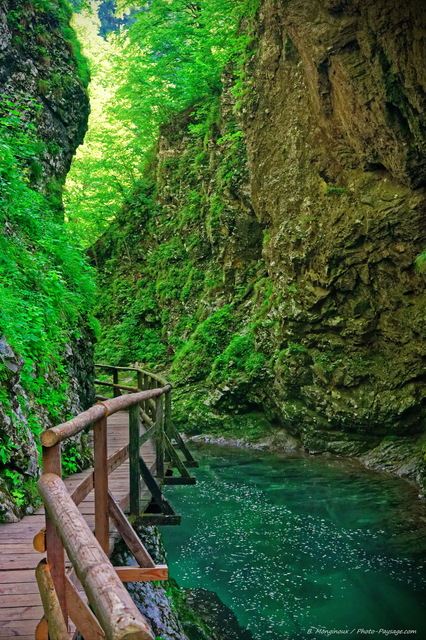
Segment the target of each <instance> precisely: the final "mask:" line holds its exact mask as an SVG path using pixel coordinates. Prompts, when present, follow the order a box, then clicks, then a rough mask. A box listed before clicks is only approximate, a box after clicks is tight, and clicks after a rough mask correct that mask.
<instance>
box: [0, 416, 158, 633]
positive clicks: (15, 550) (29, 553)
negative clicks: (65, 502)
mask: <svg viewBox="0 0 426 640" xmlns="http://www.w3.org/2000/svg"><path fill="white" fill-rule="evenodd" d="M107 433H108V456H112V455H113V454H114V453H116V452H117V451H119V450H120V449H122V448H123V447H124V446H126V445H127V444H128V442H129V416H128V413H126V412H118V413H115V414H114V415H112V416H110V417H109V418H108V432H107ZM141 454H142V456H143V458H144V460H145V462H146V464H147V466H148V467H152V466H153V465H154V464H155V453H154V448H153V445H152V443H151V441H148V442H147V443H145V444H144V445H143V446H142V448H141ZM92 471H93V469H88V470H86V471H83V472H82V473H78V474H75V475H73V476H71V477H70V478H68V479H67V480H65V484H66V485H67V488H68V491H69V492H70V493H72V492H73V491H74V490H75V489H76V487H78V485H79V484H80V483H81V482H82V481H83V480H84V479H85V478H86V477H87V476H88V475H90V474H91V473H92ZM109 486H110V490H111V492H112V493H113V495H114V497H115V498H116V500H117V502H119V504H120V506H121V508H122V509H126V508H127V506H128V503H129V495H128V492H129V461H128V460H127V461H126V462H124V463H123V464H122V465H121V466H120V467H118V468H117V469H116V470H115V471H113V472H112V473H111V475H110V476H109ZM146 497H147V500H148V497H150V494H149V492H148V491H147V492H146ZM79 509H80V511H81V513H82V514H83V515H84V517H85V519H86V521H87V523H88V524H89V526H90V527H91V528H92V529H93V528H94V495H93V491H92V492H91V493H90V494H89V495H88V496H87V498H85V500H84V501H83V502H81V504H80V505H79ZM44 526H45V519H44V509H43V507H41V508H40V509H38V510H37V511H36V512H35V514H34V515H30V516H26V517H25V518H23V519H22V520H21V521H20V522H17V523H13V524H4V525H0V640H10V638H19V639H20V640H34V633H35V629H36V626H37V624H38V622H39V621H40V619H41V618H42V616H43V608H42V605H41V600H40V595H39V591H38V587H37V582H36V579H35V573H34V572H35V568H36V566H37V564H38V563H39V562H40V560H41V559H42V558H43V554H40V553H38V552H36V551H34V548H33V538H34V536H35V535H36V534H37V533H38V532H39V531H40V530H41V529H42V528H43V527H44ZM116 538H117V535H116V532H115V530H114V529H113V528H112V527H111V530H110V547H111V548H112V546H113V545H114V542H115V540H116ZM70 637H72V635H71V636H70Z"/></svg>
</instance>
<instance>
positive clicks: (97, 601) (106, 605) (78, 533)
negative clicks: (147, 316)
mask: <svg viewBox="0 0 426 640" xmlns="http://www.w3.org/2000/svg"><path fill="white" fill-rule="evenodd" d="M100 366H101V367H102V368H104V369H105V370H109V371H111V372H112V378H113V380H112V382H105V381H97V384H103V385H104V386H107V387H111V388H112V390H113V394H114V397H113V398H110V399H107V398H103V399H102V401H101V402H98V404H96V405H94V406H93V407H91V408H90V409H88V410H87V411H84V412H83V413H81V414H79V415H78V416H76V417H75V418H72V419H71V420H68V421H67V422H64V423H63V424H60V425H57V426H55V427H52V428H51V429H47V430H46V431H45V432H43V433H42V434H41V436H40V440H41V444H42V447H43V475H42V477H41V478H40V480H39V483H38V488H39V492H40V494H41V496H42V498H43V502H44V505H45V510H46V529H45V533H44V532H41V533H40V534H38V535H37V536H36V538H35V540H34V544H35V548H37V550H39V551H42V550H44V549H43V547H45V549H46V551H47V563H48V564H47V565H46V567H45V566H44V565H43V567H42V566H41V565H40V567H39V569H38V574H39V576H41V577H40V580H39V582H40V590H41V591H42V592H43V594H44V595H43V605H45V606H44V609H45V618H44V620H43V621H42V622H41V623H40V624H39V626H38V627H37V629H38V631H37V632H36V639H38V638H39V637H40V638H41V637H44V635H43V634H45V630H46V624H47V625H48V628H49V632H51V633H53V636H52V637H56V636H55V633H56V631H53V630H56V629H63V627H64V625H65V627H66V625H67V624H68V617H69V616H70V617H71V619H72V620H73V622H74V624H75V625H76V627H77V629H78V630H79V631H80V632H81V633H82V634H83V636H84V637H86V638H87V639H88V640H89V638H90V640H92V638H93V640H95V639H96V640H104V639H106V640H124V639H126V640H152V639H153V635H152V632H151V630H150V628H149V625H148V624H147V622H146V620H145V618H144V617H143V616H142V614H141V613H140V612H139V611H138V609H137V608H136V606H135V605H134V603H133V602H132V600H131V598H130V596H129V594H128V592H127V591H126V590H125V589H124V587H123V586H122V581H127V580H132V581H135V580H166V579H167V578H168V572H167V567H165V566H162V565H159V566H157V565H155V563H154V561H153V560H152V558H151V557H150V555H149V553H148V552H147V550H146V549H145V547H144V546H143V544H142V542H141V541H140V540H139V538H138V536H137V534H136V533H135V531H134V530H133V528H132V526H131V525H130V523H129V521H128V520H127V518H126V516H125V515H124V513H123V511H122V510H121V508H120V505H119V504H118V503H117V502H116V501H115V499H114V496H113V495H112V494H111V493H110V492H109V489H108V475H109V474H110V473H111V472H112V471H113V470H114V469H116V468H117V467H118V466H119V465H120V464H122V463H123V462H124V461H125V460H127V459H129V463H130V472H129V474H130V477H129V495H130V513H131V514H132V515H134V516H139V515H140V496H141V484H140V483H141V475H140V474H141V469H142V472H143V473H144V474H145V475H144V480H145V482H146V484H147V486H148V487H149V489H150V491H151V494H152V496H153V498H155V500H156V501H157V503H160V504H161V505H162V506H163V507H164V509H165V518H169V519H170V522H172V521H173V522H175V521H179V519H180V517H179V516H176V515H175V514H174V512H173V510H172V509H171V507H170V505H169V504H168V502H167V500H166V499H165V498H164V496H163V495H162V492H161V490H160V488H159V485H158V482H163V480H164V476H165V456H169V457H170V445H169V442H170V441H169V439H168V438H167V435H166V432H168V433H170V432H171V429H172V425H171V389H172V387H171V385H170V384H168V383H167V381H166V380H164V379H163V378H160V377H159V376H156V375H155V374H150V373H149V372H147V371H144V370H141V369H135V368H132V367H129V368H127V367H112V366H109V365H100ZM121 371H125V372H136V375H137V387H134V386H130V385H127V384H125V385H124V384H120V382H119V374H120V372H121ZM121 391H129V392H130V393H128V394H127V395H122V394H121ZM124 410H129V444H128V445H126V446H125V447H123V448H121V449H120V450H118V451H116V452H115V453H114V455H112V456H111V457H110V458H108V455H107V418H108V416H110V415H112V414H114V413H116V412H118V411H124ZM141 419H142V420H143V421H144V425H145V428H146V431H145V433H142V434H141ZM89 426H92V427H93V451H94V470H93V473H91V474H90V475H88V476H87V477H86V478H85V479H84V481H83V482H82V483H80V485H79V486H78V487H77V488H76V489H75V490H74V492H73V494H72V495H71V496H70V495H69V494H68V492H67V490H66V488H65V485H64V484H63V482H62V479H61V478H62V473H61V443H62V442H63V441H64V440H66V439H67V438H70V437H72V436H75V435H77V434H78V433H80V432H81V431H82V430H83V429H86V428H87V427H89ZM150 438H153V440H154V443H155V450H156V462H155V467H156V479H155V478H154V477H153V476H152V474H151V470H150V469H149V468H148V467H147V466H146V464H145V463H144V462H143V459H142V458H141V454H140V451H141V445H142V444H143V443H144V442H146V441H147V440H148V439H150ZM176 455H177V454H176ZM174 459H175V460H176V456H175V458H174ZM179 462H180V461H178V462H177V464H178V468H179V470H183V469H182V465H181V464H179ZM182 464H183V463H182ZM184 473H185V471H184ZM186 473H187V472H186ZM185 480H186V478H185ZM93 488H94V490H95V500H94V502H95V536H93V534H92V532H91V531H90V529H89V528H88V526H87V524H86V522H85V520H84V518H83V516H82V515H81V514H80V512H79V510H78V508H77V505H78V504H79V503H80V502H81V501H82V500H83V499H84V498H85V497H86V496H87V495H88V494H89V493H90V492H91V491H92V490H93ZM110 518H111V520H112V521H113V522H114V525H115V526H116V528H117V530H118V532H119V533H120V535H121V536H122V538H123V539H124V541H125V542H126V543H127V545H128V547H129V549H130V550H131V552H132V553H133V555H134V557H135V558H136V560H137V561H138V563H139V567H124V568H117V569H115V568H114V567H113V566H112V565H111V563H110V561H109V559H108V557H107V554H108V551H109V519H110ZM64 549H66V551H67V554H68V557H69V559H70V561H71V563H72V565H73V567H74V570H75V572H76V574H77V577H78V578H79V579H80V581H81V584H82V586H83V588H84V590H85V592H86V595H87V597H88V600H89V602H90V604H91V606H92V608H93V611H94V613H95V615H94V614H93V613H92V611H90V609H89V608H88V606H87V605H86V603H85V602H84V601H83V600H82V599H81V597H80V595H79V594H78V592H77V591H76V589H75V587H74V585H73V584H72V583H71V582H70V580H69V578H68V577H67V575H66V571H65V555H64ZM52 589H54V591H52ZM51 630H52V631H51ZM56 635H58V633H56ZM58 639H59V635H58Z"/></svg>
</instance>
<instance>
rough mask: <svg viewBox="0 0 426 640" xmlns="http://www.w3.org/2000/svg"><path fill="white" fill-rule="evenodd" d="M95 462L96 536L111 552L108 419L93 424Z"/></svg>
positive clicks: (102, 545) (103, 547)
mask: <svg viewBox="0 0 426 640" xmlns="http://www.w3.org/2000/svg"><path fill="white" fill-rule="evenodd" d="M93 462H94V480H95V536H96V539H97V541H98V542H99V544H100V545H101V547H102V549H103V550H104V551H105V553H109V519H108V452H107V419H106V417H103V418H101V419H100V420H97V422H95V423H94V425H93Z"/></svg>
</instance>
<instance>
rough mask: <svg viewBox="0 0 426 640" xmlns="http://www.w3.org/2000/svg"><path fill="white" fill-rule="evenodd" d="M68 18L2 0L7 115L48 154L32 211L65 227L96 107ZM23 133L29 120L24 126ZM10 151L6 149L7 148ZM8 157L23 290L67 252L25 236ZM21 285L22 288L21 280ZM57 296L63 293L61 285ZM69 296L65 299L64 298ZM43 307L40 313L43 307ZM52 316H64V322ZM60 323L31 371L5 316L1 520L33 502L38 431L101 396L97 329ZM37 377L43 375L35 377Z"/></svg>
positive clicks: (39, 161)
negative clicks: (72, 177)
mask: <svg viewBox="0 0 426 640" xmlns="http://www.w3.org/2000/svg"><path fill="white" fill-rule="evenodd" d="M69 19H70V10H69V8H68V6H67V5H65V3H63V2H62V1H61V0H58V1H57V0H54V1H53V0H52V1H50V2H43V1H41V2H37V3H33V2H31V1H26V2H22V1H21V0H17V1H12V0H0V96H1V101H2V105H1V107H0V111H1V117H2V118H6V120H7V118H8V116H9V112H10V109H12V110H13V113H15V114H16V113H19V114H20V116H19V117H20V118H22V122H26V123H28V124H29V125H31V126H32V127H34V129H33V132H34V134H33V133H31V135H34V136H35V140H36V142H37V141H38V142H40V143H41V144H40V150H41V151H40V153H39V154H38V155H37V157H35V156H34V158H33V159H32V161H31V162H30V163H28V165H27V167H26V169H25V173H24V176H25V183H26V185H30V186H31V187H32V188H33V189H35V190H36V191H39V192H41V193H42V194H44V195H43V196H40V197H43V198H44V200H41V199H40V200H37V201H35V202H36V204H34V211H33V215H34V216H38V215H40V211H42V210H45V211H46V212H49V213H48V215H49V216H53V217H55V216H57V224H58V225H60V224H61V219H62V211H61V208H62V201H61V189H62V184H63V182H64V180H65V176H66V173H67V171H68V169H69V166H70V163H71V158H72V156H73V154H74V152H75V149H76V147H77V146H78V145H79V144H80V143H81V142H82V139H83V136H84V133H85V131H86V125H87V117H88V113H89V101H88V97H87V92H86V87H87V83H88V70H87V67H86V66H85V63H84V61H83V59H82V58H81V55H80V53H79V49H78V44H77V42H76V39H75V36H74V33H73V31H72V29H71V28H70V26H69ZM4 101H7V102H8V105H7V106H6V107H4V106H3V103H4ZM12 119H13V118H12ZM26 130H27V129H25V128H24V127H22V131H26ZM28 131H31V129H28ZM25 135H26V134H25ZM29 135H30V134H28V136H29ZM2 142H3V141H2ZM31 144H32V143H31ZM5 148H6V147H2V154H3V152H4V149H5ZM3 161H4V157H3V155H2V157H1V162H0V164H1V166H0V178H1V179H0V191H1V203H0V213H1V233H2V234H3V236H4V237H2V242H3V244H2V250H3V249H5V248H6V250H7V251H8V250H9V244H8V243H10V247H12V248H11V249H10V255H11V256H12V257H13V256H14V255H16V256H18V258H17V260H19V259H20V256H21V252H22V256H23V257H22V264H25V260H27V264H26V268H27V270H26V269H24V270H23V271H19V270H18V268H17V269H16V273H15V275H14V277H15V278H17V279H18V280H19V279H22V282H23V283H24V284H23V287H22V290H23V291H24V285H25V286H26V281H27V280H28V281H31V279H32V277H33V276H32V274H31V269H32V268H33V269H34V268H35V269H38V268H40V267H39V265H40V264H43V265H44V266H43V268H44V269H45V270H46V272H47V271H49V270H51V273H52V277H54V276H55V272H56V270H59V269H60V268H61V267H60V260H61V259H62V256H59V259H58V256H56V255H55V253H54V251H55V247H54V246H53V247H51V255H49V249H48V248H46V247H44V246H43V239H41V241H40V243H39V244H38V242H39V240H38V238H37V239H36V238H35V237H34V238H31V235H30V234H28V229H29V228H30V226H31V225H30V223H28V224H29V225H30V226H29V227H24V228H21V227H20V224H19V219H20V218H19V215H20V212H19V207H21V206H22V207H24V208H25V207H30V206H31V200H27V201H25V202H20V201H19V200H18V201H17V202H16V203H14V204H13V205H12V209H13V213H14V215H15V214H16V215H15V218H13V219H11V217H10V216H9V213H8V206H9V200H10V198H12V202H14V201H13V198H14V194H13V193H9V192H8V180H9V178H8V175H9V174H8V173H7V172H8V171H11V168H10V166H8V165H3ZM5 167H6V168H5ZM13 175H15V174H13ZM5 176H6V177H5ZM3 178H4V180H3ZM24 188H25V187H23V190H24ZM3 189H4V191H3ZM23 193H24V191H23ZM8 198H9V200H8ZM43 207H44V209H43ZM28 211H29V210H28ZM28 211H27V212H25V215H27V216H28V218H29V219H30V218H31V215H32V214H31V212H29V213H28ZM46 215H47V214H46ZM22 220H24V215H22ZM26 220H27V218H25V221H26ZM26 224H27V222H26ZM53 224H55V223H53ZM34 228H35V227H34ZM46 242H47V240H46ZM7 251H6V254H5V255H4V256H3V255H2V259H4V263H2V265H1V267H2V268H1V278H2V280H3V278H4V277H5V273H6V274H8V271H7V268H8V264H7V260H8V259H9V254H8V253H7ZM40 251H42V252H43V251H44V253H43V255H44V258H42V259H40V262H37V261H36V258H37V255H38V252H40ZM26 252H27V253H26ZM25 256H29V258H26V257H25ZM33 257H34V260H33ZM43 260H44V262H43ZM16 264H20V263H19V262H17V263H16ZM58 265H59V266H58ZM4 266H5V271H4V270H3V267H4ZM58 273H60V271H58ZM8 277H9V276H6V281H5V282H4V284H5V287H6V288H7V286H8V282H7V278H8ZM58 277H60V276H58ZM34 283H35V284H34V286H33V291H32V292H31V291H30V293H31V295H33V296H34V299H35V298H36V297H37V296H38V300H37V303H39V304H40V307H43V302H42V300H43V296H46V295H49V294H46V291H45V290H43V289H42V288H41V289H38V287H37V284H38V281H37V275H36V274H35V276H34ZM30 288H31V287H30ZM15 289H19V286H18V287H16V288H15ZM51 295H52V296H53V295H59V294H57V293H56V289H55V286H54V284H53V286H52V288H51ZM63 302H64V301H59V304H63ZM27 303H28V306H29V307H30V306H31V304H32V299H31V298H28V302H27ZM67 303H68V302H66V303H65V305H66V304H67ZM24 304H25V297H24V298H23V299H22V300H21V299H19V300H18V299H16V309H17V314H16V323H19V318H20V316H19V311H18V310H19V309H20V306H19V305H24ZM46 306H47V305H46ZM37 309H38V307H37ZM36 312H37V313H39V314H40V313H41V312H40V311H38V310H37V311H36ZM30 313H35V311H34V309H32V308H31V309H30V308H28V314H30ZM29 317H30V315H29ZM37 319H38V318H37ZM52 321H54V322H58V320H57V319H54V320H52ZM6 324H7V323H6ZM63 324H64V328H63V333H62V335H60V336H59V333H58V332H57V333H58V335H57V336H56V338H55V339H60V340H61V343H62V341H63V343H64V344H65V346H64V347H63V354H62V357H61V359H60V362H56V363H55V364H53V363H52V364H51V365H50V366H48V367H47V369H46V368H44V369H43V370H38V363H37V355H36V354H37V349H36V351H35V355H34V357H33V358H32V360H33V361H34V362H35V365H34V367H33V368H31V367H32V365H30V363H29V361H28V359H26V358H25V357H23V355H22V354H21V353H20V352H19V348H17V347H16V346H15V345H14V344H13V340H12V343H11V340H10V339H8V337H6V335H4V332H5V331H6V329H5V326H4V318H3V316H2V318H1V325H0V383H1V388H0V454H1V455H0V522H2V521H3V522H10V521H14V520H16V519H18V518H19V517H21V516H22V515H23V514H24V513H25V510H26V509H27V507H28V504H31V502H32V500H34V498H35V487H34V483H35V479H36V478H37V477H38V473H39V452H38V450H37V446H36V441H35V433H37V432H38V431H40V430H43V429H44V428H47V427H50V426H52V423H56V422H57V421H58V420H61V419H66V418H67V416H69V415H75V414H76V413H78V412H80V411H81V410H82V409H83V408H87V407H88V406H90V405H91V404H92V402H93V399H94V392H93V382H92V381H93V371H92V370H93V344H92V342H93V340H92V335H91V332H90V331H88V330H87V328H86V327H85V322H84V321H81V320H80V324H82V326H77V325H76V326H74V327H71V326H70V324H69V323H66V322H65V321H64V322H63ZM37 331H38V326H36V327H34V332H33V333H34V335H31V336H28V341H29V342H30V341H36V338H35V337H34V336H35V334H36V332H37ZM6 333H7V331H6ZM15 333H17V334H18V333H19V327H18V328H16V331H15ZM23 339H25V336H24V337H23ZM38 339H39V340H40V341H41V342H43V341H44V342H46V343H47V342H48V341H49V340H53V338H52V336H51V335H40V336H39V338H38ZM36 346H37V345H36ZM27 355H28V354H27ZM48 364H49V363H48ZM38 377H39V378H40V379H39V380H37V378H38ZM37 389H38V391H37ZM46 390H49V394H50V395H49V403H50V406H47V405H46V403H45V402H44V400H43V398H46V397H47V394H46V393H45V392H46ZM80 444H81V443H80V442H79V441H78V442H74V443H72V444H71V447H72V453H71V455H72V456H73V458H74V463H75V465H78V464H80V463H81V462H82V461H81V460H80V461H79V455H82V454H83V458H84V456H85V455H87V452H86V451H85V450H84V449H82V448H81V446H80ZM86 461H87V460H86ZM30 508H31V507H30Z"/></svg>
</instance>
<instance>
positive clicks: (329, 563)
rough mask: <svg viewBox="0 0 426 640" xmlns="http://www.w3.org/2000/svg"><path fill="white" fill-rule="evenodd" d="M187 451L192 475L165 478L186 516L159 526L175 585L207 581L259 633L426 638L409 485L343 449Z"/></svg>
mask: <svg viewBox="0 0 426 640" xmlns="http://www.w3.org/2000/svg"><path fill="white" fill-rule="evenodd" d="M195 455H196V457H197V459H198V460H199V462H200V469H196V470H194V471H195V475H196V476H197V480H198V483H197V485H196V486H185V487H167V488H166V494H167V496H168V498H169V500H170V502H171V503H172V504H173V506H174V507H175V509H176V511H177V512H179V513H181V515H182V524H181V526H180V527H161V530H162V533H163V537H164V542H165V546H166V549H167V552H168V556H169V568H170V573H171V575H172V576H173V577H174V578H175V579H176V580H177V582H178V583H179V585H180V586H181V587H183V588H191V589H194V588H203V589H208V590H210V591H214V592H215V593H216V594H217V595H218V596H219V597H220V599H221V600H222V601H223V602H224V604H225V605H227V606H228V607H229V608H230V609H232V611H233V612H234V613H235V614H236V616H237V618H238V621H239V623H240V624H241V625H242V626H244V627H247V628H248V629H249V630H250V631H251V632H252V634H253V638H255V640H308V639H312V640H317V639H319V638H325V637H329V638H333V639H334V640H338V639H340V638H344V637H348V638H351V639H354V638H362V639H364V638H385V637H388V638H389V637H391V638H406V637H412V638H416V640H425V639H426V607H425V605H426V569H425V567H426V537H425V534H426V511H425V504H424V502H423V501H420V500H419V499H418V498H417V492H416V489H415V488H414V487H412V486H411V485H409V484H408V483H406V482H404V481H403V480H400V479H398V478H394V477H392V476H388V475H385V474H381V473H378V472H374V471H369V470H366V469H364V468H363V467H361V466H360V465H358V464H357V463H356V462H351V461H348V460H341V459H332V458H325V457H312V456H305V455H292V456H285V455H282V456H279V455H275V454H269V453H266V452H257V451H250V450H246V449H242V450H241V449H237V448H230V447H229V448H228V447H217V446H213V445H205V446H204V445H203V446H202V447H200V448H197V449H196V451H195ZM403 631H405V633H402V632H403ZM410 631H411V633H410ZM395 632H399V633H395ZM407 632H408V633H407ZM414 632H415V633H414Z"/></svg>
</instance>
